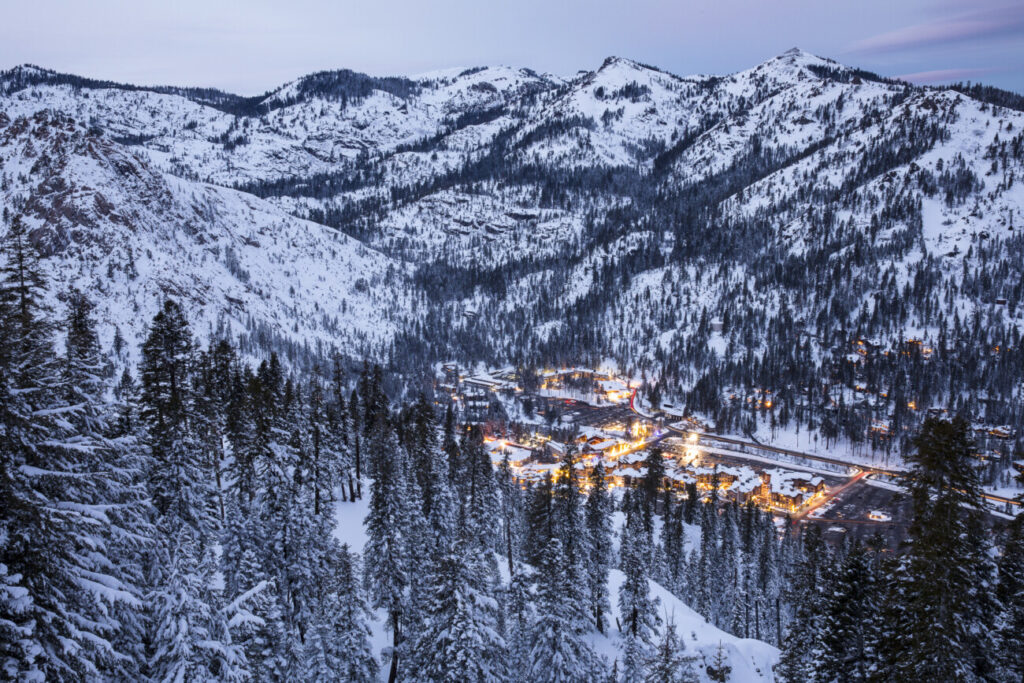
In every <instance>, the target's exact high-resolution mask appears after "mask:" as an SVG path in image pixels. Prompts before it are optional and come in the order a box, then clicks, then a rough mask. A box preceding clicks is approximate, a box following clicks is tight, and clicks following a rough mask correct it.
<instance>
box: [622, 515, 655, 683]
mask: <svg viewBox="0 0 1024 683" xmlns="http://www.w3.org/2000/svg"><path fill="white" fill-rule="evenodd" d="M643 516H644V509H643V508H640V507H639V506H638V505H635V504H633V505H630V506H629V508H627V509H626V523H625V525H624V526H623V527H622V535H621V538H620V541H619V568H620V569H621V570H622V573H623V574H624V575H625V580H624V581H623V582H622V585H621V586H619V618H620V626H619V631H620V633H621V635H622V640H623V659H622V676H623V677H624V679H625V680H627V681H632V680H640V678H641V677H642V676H643V669H644V666H645V664H646V662H647V660H648V659H649V658H650V649H651V646H652V645H653V635H654V633H655V631H656V629H657V626H658V624H659V623H660V619H659V618H658V613H657V607H658V603H659V601H658V599H657V598H652V597H651V595H650V584H649V582H648V561H647V558H648V551H647V548H646V546H645V545H644V544H645V542H646V539H647V535H646V533H645V531H644V526H643Z"/></svg>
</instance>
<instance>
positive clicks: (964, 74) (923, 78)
mask: <svg viewBox="0 0 1024 683" xmlns="http://www.w3.org/2000/svg"><path fill="white" fill-rule="evenodd" d="M993 71H995V69H937V70H935V71H918V72H916V73H912V74H903V75H901V76H897V77H896V78H898V79H900V80H903V81H908V82H910V83H918V84H927V83H948V82H951V81H966V80H969V79H972V78H977V77H978V76H984V75H986V74H990V73H992V72H993Z"/></svg>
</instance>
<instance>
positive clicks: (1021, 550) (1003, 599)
mask: <svg viewBox="0 0 1024 683" xmlns="http://www.w3.org/2000/svg"><path fill="white" fill-rule="evenodd" d="M996 595H997V596H998V598H999V602H1000V603H1001V604H1002V605H1003V615H1002V618H1001V620H1000V622H1001V623H1000V627H999V632H998V637H999V652H1000V654H1001V656H1000V661H1001V663H1002V666H1003V667H1004V669H1005V671H1006V672H1007V674H1008V676H1010V677H1012V678H1013V680H1015V681H1021V680H1024V516H1022V515H1017V516H1016V517H1014V519H1013V521H1012V522H1010V526H1009V531H1008V534H1007V538H1006V545H1005V547H1004V548H1003V554H1002V557H1000V559H999V583H998V585H997V588H996Z"/></svg>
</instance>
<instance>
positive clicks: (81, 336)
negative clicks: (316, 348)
mask: <svg viewBox="0 0 1024 683" xmlns="http://www.w3.org/2000/svg"><path fill="white" fill-rule="evenodd" d="M0 258H2V262H0V322H2V324H0V334H2V336H3V339H2V343H0V398H2V400H0V411H2V412H0V425H2V431H0V448H2V458H0V496H2V499H3V501H4V502H5V504H4V506H3V511H2V516H0V587H2V590H0V670H2V671H3V675H4V677H5V678H7V679H9V680H25V681H29V680H153V681H184V680H188V681H206V680H229V681H244V680H260V681H263V680H295V679H297V678H302V679H305V680H311V681H333V680H338V681H371V680H381V679H384V678H386V679H387V680H389V681H396V680H403V681H417V680H422V681H439V680H452V681H454V680H459V681H524V682H525V681H581V682H582V681H594V680H609V681H611V680H615V681H640V680H644V681H695V680H704V679H705V678H706V679H707V680H714V681H727V680H730V671H731V669H732V664H730V660H729V659H728V658H726V657H724V656H723V651H722V648H721V645H720V646H719V649H718V652H717V656H713V657H710V658H709V657H708V656H706V653H704V654H701V653H698V652H695V651H691V649H688V648H687V646H686V642H685V641H686V637H687V635H686V634H682V633H679V632H678V631H677V629H676V626H675V624H674V623H673V616H672V615H671V614H666V613H664V612H662V611H661V610H659V603H658V599H657V598H656V597H653V595H652V587H653V586H655V585H659V586H663V587H664V588H665V589H666V590H667V591H669V592H670V593H671V594H672V595H674V596H678V597H679V598H680V599H682V600H683V601H685V602H686V603H687V604H689V605H691V606H692V608H693V610H695V611H696V612H698V613H699V614H700V615H701V616H702V617H703V618H704V619H705V620H707V622H708V623H709V624H712V625H714V626H715V627H717V628H719V629H721V631H722V632H724V633H729V634H733V635H735V636H739V637H741V638H756V639H760V640H763V641H766V642H768V643H771V644H774V645H777V646H778V647H779V648H780V650H781V656H780V658H779V661H778V663H777V665H776V667H775V671H774V674H775V676H776V677H777V678H778V680H782V681H807V680H812V681H823V682H824V681H851V680H855V681H897V680H965V681H968V680H969V681H974V680H977V681H1002V680H1011V679H1019V678H1020V677H1021V676H1022V675H1024V642H1022V640H1021V633H1022V632H1024V631H1022V627H1024V521H1022V520H1024V518H1022V517H1017V518H1016V519H1014V520H1013V521H1012V522H1010V523H1009V524H1002V525H996V526H995V527H993V526H992V525H991V524H990V521H989V520H988V519H987V516H986V515H987V513H986V512H985V510H984V508H983V506H982V505H981V499H980V486H979V480H978V476H977V471H976V469H975V468H974V467H972V466H971V465H970V458H971V448H972V446H971V443H970V434H969V430H968V427H967V424H966V423H965V422H964V421H963V420H961V419H959V418H956V419H953V420H952V421H943V420H938V419H933V418H929V419H928V420H926V421H925V422H924V425H923V427H922V429H921V430H920V432H919V433H918V434H917V435H916V436H915V437H914V439H913V452H912V454H910V455H909V456H908V461H909V462H910V464H911V466H912V468H911V471H910V473H909V474H908V476H907V479H906V486H907V487H908V489H909V495H910V496H911V498H912V502H913V522H912V524H911V527H910V533H909V536H908V538H907V539H906V540H905V543H904V544H903V545H902V546H901V547H900V548H898V549H896V550H897V552H893V549H890V548H886V547H884V544H882V543H873V542H872V543H867V544H865V545H854V546H852V547H848V546H845V545H840V546H837V547H833V546H830V545H828V544H825V543H824V542H823V540H822V538H821V535H820V531H817V530H816V527H807V531H804V532H802V533H801V532H800V531H799V529H798V528H795V527H793V526H791V525H790V524H788V522H787V523H786V524H784V525H783V526H782V532H781V533H779V532H778V531H777V528H776V525H775V524H774V523H773V522H772V518H771V516H769V515H767V514H765V513H763V512H761V511H759V510H758V509H757V508H755V507H752V506H745V507H740V506H738V505H737V504H735V503H725V502H723V501H719V500H718V499H717V497H716V495H715V494H714V489H713V492H712V494H711V496H710V497H708V498H706V499H703V500H702V499H701V498H700V496H699V495H698V494H697V491H696V489H695V488H692V487H691V488H690V489H689V490H688V491H687V492H686V494H685V495H682V496H678V495H676V494H674V493H673V490H672V489H671V488H670V487H669V486H668V483H667V480H666V479H665V476H664V473H665V469H664V467H665V466H664V460H663V458H664V456H663V454H662V452H661V451H660V450H659V449H658V448H652V449H650V451H649V452H648V454H647V456H646V458H647V459H646V463H645V464H646V472H647V474H646V476H645V477H644V478H643V479H642V481H640V483H639V484H638V485H636V486H634V487H631V488H628V489H627V490H625V491H624V492H622V495H613V494H612V493H611V492H610V491H609V488H608V485H607V482H606V481H605V479H604V473H603V469H602V468H601V467H597V468H595V470H594V474H593V476H592V478H591V479H590V480H588V481H580V480H579V476H578V475H577V474H576V469H575V468H574V459H575V458H576V454H575V453H574V452H573V451H572V450H571V449H570V450H569V451H568V452H567V453H566V454H565V456H564V458H563V460H562V462H561V465H560V467H559V468H558V470H557V471H556V472H555V474H554V475H553V476H549V477H548V478H547V479H545V480H544V481H543V482H541V483H540V484H538V485H536V486H533V487H528V488H525V489H524V488H522V487H520V486H519V485H518V484H517V483H516V482H515V481H514V479H513V478H512V476H511V474H510V471H509V467H508V463H507V460H506V462H504V463H502V464H499V466H497V467H494V466H493V465H492V462H491V460H490V457H489V455H488V454H487V453H486V452H485V450H484V449H483V445H482V434H481V431H480V429H479V427H477V426H473V425H462V424H459V423H458V422H457V421H456V419H455V415H454V413H453V411H452V409H451V406H447V407H445V406H440V405H436V404H435V403H434V402H432V401H429V400H428V399H427V398H426V397H424V396H420V397H419V398H418V399H416V400H413V401H410V402H404V403H396V402H394V401H392V400H390V399H389V397H388V396H387V394H386V393H385V390H384V386H385V381H384V375H383V371H382V369H381V367H380V366H379V365H369V364H367V365H364V367H363V368H362V370H361V371H360V372H357V373H350V372H348V371H346V370H345V368H344V365H343V364H342V363H340V362H337V363H334V364H333V365H332V367H329V368H322V369H317V371H315V372H311V373H307V374H303V375H299V374H296V373H294V372H292V371H289V370H288V369H287V368H286V367H284V366H283V365H282V364H281V362H280V361H279V360H278V358H277V357H276V356H275V355H271V356H270V357H269V358H268V359H266V360H264V361H262V362H260V363H259V364H258V366H253V365H251V364H249V363H248V362H246V361H245V360H244V359H243V357H242V356H241V355H240V354H239V353H238V351H237V349H236V348H235V347H234V346H233V343H232V340H230V339H214V340H211V341H210V343H209V345H208V346H207V347H201V346H200V345H199V344H198V343H197V342H196V340H195V339H194V336H193V332H192V330H191V329H190V326H189V321H188V319H187V316H186V314H185V311H184V310H183V309H182V307H181V306H180V305H179V304H177V303H176V302H175V301H173V300H171V299H168V300H167V301H166V302H165V303H164V304H163V306H162V308H161V310H160V311H159V312H158V313H157V314H156V316H155V317H154V318H153V319H152V321H151V322H150V324H149V328H148V334H147V337H146V339H145V342H144V344H143V346H142V353H141V362H140V363H139V365H138V367H136V368H129V367H123V363H121V362H120V361H119V357H118V351H117V350H115V349H104V348H101V346H100V343H99V341H98V337H97V334H96V322H95V320H94V319H93V316H92V309H93V306H92V304H91V302H90V301H89V299H88V297H87V295H86V294H84V293H82V292H80V291H75V290H70V291H67V292H62V293H60V294H59V295H58V297H57V300H59V301H60V304H61V308H60V310H51V309H50V308H49V307H48V305H47V304H46V303H45V302H46V301H48V300H49V299H48V296H47V287H48V284H47V282H46V279H45V277H44V275H43V270H42V268H41V266H40V261H39V258H38V254H37V253H36V252H35V249H34V247H33V246H32V245H31V243H30V241H29V240H28V239H27V236H26V233H25V231H24V229H23V228H22V227H21V223H20V221H18V220H15V221H14V222H13V223H12V226H11V229H10V230H9V231H8V233H7V235H6V236H5V238H4V241H3V244H2V250H0ZM119 367H120V372H117V368H119ZM364 500H365V501H366V503H367V514H366V517H365V520H364V522H363V523H364V530H365V544H364V545H363V546H362V547H348V546H347V545H343V544H340V543H339V542H338V541H337V540H336V539H335V538H334V536H333V530H334V525H335V524H336V514H337V512H338V511H339V510H344V509H345V508H346V506H354V505H357V504H358V502H359V501H364ZM688 529H689V530H692V532H695V533H696V538H699V543H698V544H692V543H691V541H690V540H689V539H691V538H692V537H694V533H689V532H688V531H687V530H688ZM996 548H998V549H999V552H996ZM612 572H620V573H621V577H622V580H621V582H620V583H619V584H618V588H617V590H615V591H612V590H610V589H609V585H610V584H609V577H610V575H611V574H612ZM613 603H614V604H615V606H616V609H615V610H613V609H612V604H613ZM613 613H614V614H616V615H618V616H617V617H615V618H614V619H613V618H612V614H613ZM378 620H379V621H380V622H381V623H382V627H383V628H384V629H385V630H386V632H387V633H388V634H389V641H390V642H389V645H388V646H387V647H386V648H384V649H382V650H381V651H374V649H373V647H372V646H371V626H372V624H373V623H375V622H377V621H378ZM594 632H597V633H600V634H604V635H607V636H608V637H609V638H612V639H613V642H615V643H616V650H615V651H614V653H613V656H612V657H609V656H607V654H602V653H599V652H596V651H595V650H594V648H593V647H592V646H591V644H590V643H591V641H592V635H593V633H594ZM700 676H703V677H704V678H700Z"/></svg>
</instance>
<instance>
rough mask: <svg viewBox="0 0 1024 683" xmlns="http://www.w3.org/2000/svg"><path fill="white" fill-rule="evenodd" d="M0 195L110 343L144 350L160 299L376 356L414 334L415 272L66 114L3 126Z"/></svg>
mask: <svg viewBox="0 0 1024 683" xmlns="http://www.w3.org/2000/svg"><path fill="white" fill-rule="evenodd" d="M0 147H2V149H3V156H2V157H0V174H2V176H3V178H4V183H3V190H2V193H0V196H2V198H3V203H4V205H5V206H9V207H15V208H17V209H19V210H21V211H23V212H24V216H25V222H26V224H27V226H28V228H29V229H30V235H31V237H32V239H33V241H34V242H35V243H36V244H37V245H38V246H39V247H40V249H41V251H42V253H43V255H44V256H45V257H46V265H47V266H48V269H49V272H50V276H51V278H52V287H51V289H52V290H53V293H54V294H57V293H59V292H61V291H62V290H64V289H65V288H66V287H68V286H75V287H78V288H79V289H81V290H83V291H85V292H87V293H89V294H90V295H91V296H92V297H93V299H94V300H95V302H96V303H97V304H98V306H99V308H98V318H99V320H100V323H101V326H102V328H103V333H104V338H105V340H107V341H109V340H110V339H111V338H112V336H113V334H114V329H115V328H117V329H119V330H120V331H121V334H122V335H123V337H124V338H125V340H126V341H127V342H128V344H129V349H132V348H134V346H135V345H136V344H137V343H138V342H141V340H142V338H143V335H144V333H145V329H146V326H147V325H148V323H149V320H150V319H151V318H152V316H153V314H154V313H155V312H156V311H157V310H158V308H159V306H160V305H161V303H162V300H163V298H164V297H167V296H171V297H175V298H177V299H179V300H181V301H182V302H183V303H184V304H185V305H186V309H187V310H188V311H189V315H190V318H191V321H192V323H193V326H194V329H195V331H196V332H197V333H198V334H199V335H200V336H203V337H205V336H207V335H208V334H209V333H210V332H211V331H213V330H214V329H220V330H223V331H227V332H231V333H233V334H239V333H241V334H245V335H249V336H250V337H260V336H264V337H270V338H276V339H278V340H281V341H283V342H286V343H291V344H296V345H298V346H299V347H307V348H321V350H323V351H325V352H326V351H327V350H328V349H330V348H331V347H337V348H339V349H341V350H343V351H344V352H347V353H350V354H352V355H361V354H362V353H370V354H372V353H380V352H381V349H382V348H383V347H384V346H386V345H387V344H388V343H389V342H390V340H391V338H392V336H393V334H394V333H395V331H396V330H397V329H398V327H399V326H401V325H403V324H404V322H405V319H404V315H405V313H404V312H405V311H407V310H408V307H409V305H410V303H409V302H410V300H411V299H410V296H411V295H410V294H409V293H408V291H407V289H406V286H405V285H404V284H403V283H404V282H405V268H404V267H403V266H402V265H401V264H397V263H394V262H392V261H391V260H390V259H388V258H387V257H385V256H383V255H381V254H380V253H377V252H375V251H373V250H372V249H369V248H367V247H366V246H364V245H362V244H360V243H358V242H356V241H355V240H353V239H351V238H348V237H345V236H344V235H341V234H339V233H337V232H336V231H333V230H329V229H326V228H324V227H322V226H319V225H316V224H313V223H310V222H308V221H303V220H299V219H296V218H294V217H292V216H290V215H288V214H285V213H283V212H282V211H280V210H279V209H277V208H275V207H274V206H273V205H271V204H268V203H267V202H264V201H262V200H259V199H257V198H255V197H252V196H251V195H246V194H243V193H240V192H236V191H233V190H227V189H223V188H219V187H215V186H211V185H206V184H202V183H193V182H187V181H184V180H181V179H179V178H176V177H173V176H167V175H165V174H162V173H160V172H159V171H157V170H155V169H153V168H152V167H151V165H150V164H149V163H148V159H147V158H146V157H145V156H144V155H139V154H137V153H135V152H134V151H132V150H131V149H130V148H125V147H123V146H121V145H118V144H116V143H112V142H110V141H109V140H107V139H105V138H98V137H95V136H92V135H90V134H88V132H87V131H86V130H85V128H84V127H83V126H82V125H80V124H78V123H76V122H75V121H73V120H71V119H70V118H67V117H65V116H63V115H55V114H50V113H47V112H41V113H38V114H36V115H33V116H32V117H31V118H18V119H14V120H11V119H8V118H7V117H6V116H4V115H3V114H0Z"/></svg>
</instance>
